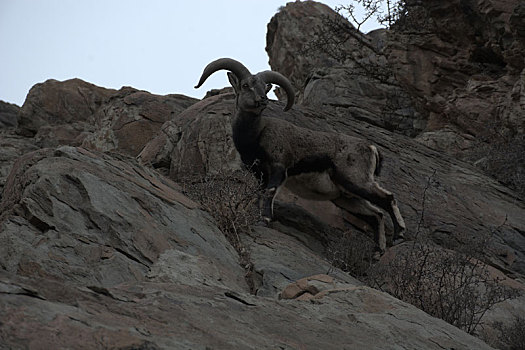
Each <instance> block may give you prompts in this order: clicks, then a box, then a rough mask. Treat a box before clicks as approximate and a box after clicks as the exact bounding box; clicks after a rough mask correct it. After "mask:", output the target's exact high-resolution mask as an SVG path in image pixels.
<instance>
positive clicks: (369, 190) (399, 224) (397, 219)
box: [337, 176, 406, 241]
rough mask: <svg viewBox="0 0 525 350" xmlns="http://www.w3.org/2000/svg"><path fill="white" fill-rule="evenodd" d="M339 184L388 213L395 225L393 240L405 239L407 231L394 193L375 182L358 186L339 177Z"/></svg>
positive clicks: (355, 182)
mask: <svg viewBox="0 0 525 350" xmlns="http://www.w3.org/2000/svg"><path fill="white" fill-rule="evenodd" d="M337 183H339V184H340V186H342V187H343V189H345V190H346V191H348V192H350V193H355V194H357V195H358V196H360V197H362V198H364V199H366V200H367V201H369V202H370V203H371V204H373V205H375V206H378V207H379V208H381V209H383V210H384V211H386V212H387V213H388V214H389V215H390V217H391V218H392V223H393V224H394V237H393V240H394V241H396V240H398V239H400V238H404V235H403V233H404V231H405V230H406V226H405V221H404V220H403V217H402V216H401V212H400V211H399V208H398V206H397V202H396V199H395V198H394V194H393V193H392V192H390V191H388V190H386V189H384V188H382V187H381V186H379V184H378V183H377V182H375V181H374V180H371V181H367V182H364V183H363V182H361V184H360V185H357V183H359V182H357V181H350V180H348V179H347V178H345V177H343V176H339V177H338V179H337Z"/></svg>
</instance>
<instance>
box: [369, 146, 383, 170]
mask: <svg viewBox="0 0 525 350" xmlns="http://www.w3.org/2000/svg"><path fill="white" fill-rule="evenodd" d="M370 148H371V149H372V153H373V154H374V157H375V159H376V166H375V169H374V175H375V176H379V174H380V173H381V167H382V165H383V156H382V155H381V153H380V152H379V150H378V149H377V147H376V146H374V145H371V146H370Z"/></svg>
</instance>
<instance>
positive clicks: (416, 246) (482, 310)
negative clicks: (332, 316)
mask: <svg viewBox="0 0 525 350" xmlns="http://www.w3.org/2000/svg"><path fill="white" fill-rule="evenodd" d="M475 246H476V245H475V244H474V245H472V246H471V247H475ZM476 253H478V252H476V251H474V250H473V251H470V252H469V251H468V249H464V251H463V252H458V251H453V250H446V249H443V248H441V247H439V246H437V245H436V244H433V243H432V242H429V241H425V240H423V239H419V240H418V241H415V242H411V243H407V244H405V245H404V246H403V247H399V248H398V249H396V254H395V255H394V256H392V257H390V260H389V261H388V263H386V264H385V263H383V264H381V265H377V266H375V267H374V268H372V269H371V270H370V271H369V278H368V282H369V284H370V285H371V286H372V287H375V288H378V289H381V290H383V291H386V292H388V293H390V294H391V295H393V296H395V297H396V298H398V299H400V300H403V301H405V302H408V303H410V304H412V305H415V306H417V307H418V308H420V309H421V310H423V311H425V312H427V313H428V314H430V315H432V316H435V317H438V318H441V319H443V320H445V321H447V322H448V323H450V324H452V325H454V326H456V327H458V328H460V329H463V330H464V331H466V332H467V333H470V334H472V333H474V331H475V330H476V328H477V327H478V326H479V325H480V324H481V322H482V319H483V316H484V315H485V314H486V312H487V311H488V310H489V309H490V308H492V307H493V306H494V305H495V304H497V303H499V302H502V301H504V300H507V299H509V298H511V297H513V296H514V295H515V294H514V292H513V291H511V290H510V289H508V288H506V287H505V286H503V285H502V284H501V283H500V280H498V278H495V277H492V276H490V274H489V272H488V270H487V266H486V264H485V263H483V262H482V261H481V260H478V259H476V258H475V257H474V255H476Z"/></svg>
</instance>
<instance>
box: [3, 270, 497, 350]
mask: <svg viewBox="0 0 525 350" xmlns="http://www.w3.org/2000/svg"><path fill="white" fill-rule="evenodd" d="M0 293H1V297H0V311H1V312H2V315H3V319H2V320H3V322H2V324H1V325H0V337H1V338H2V343H3V344H4V345H5V346H8V347H15V348H16V347H23V348H30V349H33V348H49V347H51V348H53V347H59V348H90V349H104V348H117V349H130V348H132V349H168V348H169V349H206V348H207V349H278V348H282V349H344V348H366V349H399V348H403V349H443V348H447V349H448V348H454V349H473V348H475V349H491V348H490V347H489V346H487V345H486V344H484V343H483V342H482V341H480V340H478V339H476V338H474V337H472V336H469V335H467V334H465V333H463V332H461V331H459V330H458V329H456V328H454V327H452V326H450V325H448V324H446V323H445V322H444V321H441V320H437V319H434V318H432V317H429V316H428V315H426V314H425V313H423V312H421V311H419V310H417V309H416V308H414V307H413V306H410V305H407V304H404V303H402V302H400V301H398V300H396V299H394V298H392V297H389V296H388V295H385V294H382V293H380V292H377V291H375V290H372V289H370V288H367V287H355V286H354V287H353V288H347V289H345V290H342V291H334V292H333V293H329V294H327V295H326V296H324V297H323V298H322V299H319V300H316V302H315V303H312V302H305V301H297V300H291V301H278V300H275V299H269V298H261V297H254V296H251V295H249V294H244V293H236V292H232V291H231V290H230V289H227V288H218V287H215V288H214V287H210V286H206V285H200V286H194V285H185V284H182V283H177V284H175V283H159V282H138V283H137V282H135V283H123V284H121V285H119V286H115V287H108V288H93V287H91V288H86V287H84V288H80V287H74V286H71V285H64V284H62V283H60V282H57V281H53V280H49V279H43V278H34V279H27V278H24V277H22V276H17V275H13V274H10V273H7V272H5V271H0Z"/></svg>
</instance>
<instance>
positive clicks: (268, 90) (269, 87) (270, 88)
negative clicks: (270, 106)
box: [266, 84, 273, 93]
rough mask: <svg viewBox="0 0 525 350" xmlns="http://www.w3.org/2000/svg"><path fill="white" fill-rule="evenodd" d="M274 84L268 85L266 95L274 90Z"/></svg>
mask: <svg viewBox="0 0 525 350" xmlns="http://www.w3.org/2000/svg"><path fill="white" fill-rule="evenodd" d="M272 87H273V85H272V84H266V93H269V92H270V91H271V90H272Z"/></svg>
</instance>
